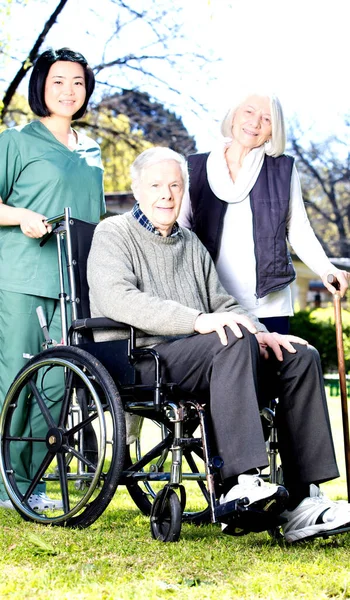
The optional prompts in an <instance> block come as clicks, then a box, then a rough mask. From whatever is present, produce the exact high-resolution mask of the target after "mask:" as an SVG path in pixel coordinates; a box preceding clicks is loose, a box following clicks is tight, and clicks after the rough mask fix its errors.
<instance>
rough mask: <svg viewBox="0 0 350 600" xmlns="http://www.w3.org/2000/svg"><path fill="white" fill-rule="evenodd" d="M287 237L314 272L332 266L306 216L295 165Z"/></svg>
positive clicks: (302, 259) (301, 258)
mask: <svg viewBox="0 0 350 600" xmlns="http://www.w3.org/2000/svg"><path fill="white" fill-rule="evenodd" d="M287 237H288V241H289V243H290V245H291V246H292V248H293V250H294V252H295V254H297V255H298V257H299V258H300V260H301V261H302V262H303V263H305V264H306V265H307V266H308V267H309V269H311V270H312V271H313V272H314V273H316V274H317V275H319V276H322V275H323V273H325V272H326V271H327V270H328V269H330V268H332V263H331V262H330V260H329V259H328V258H327V256H326V254H325V252H324V250H323V248H322V246H321V244H320V242H319V241H318V239H317V237H316V235H315V233H314V231H313V229H312V227H311V223H310V221H309V218H308V216H307V213H306V210H305V206H304V202H303V197H302V191H301V185H300V179H299V175H298V172H297V170H296V168H295V165H294V166H293V171H292V181H291V189H290V202H289V214H288V219H287Z"/></svg>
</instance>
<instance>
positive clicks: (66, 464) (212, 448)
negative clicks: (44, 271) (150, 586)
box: [0, 148, 350, 542]
mask: <svg viewBox="0 0 350 600" xmlns="http://www.w3.org/2000/svg"><path fill="white" fill-rule="evenodd" d="M132 185H133V192H134V195H135V199H136V204H135V206H134V208H133V210H132V211H131V212H129V213H126V214H124V215H121V216H114V217H110V218H107V219H105V220H104V221H102V222H101V223H100V224H99V225H97V227H96V226H95V224H91V223H85V222H83V221H79V220H78V219H75V217H74V215H71V212H70V210H69V209H68V208H67V209H66V210H65V214H64V215H59V216H57V217H53V218H52V219H50V220H49V222H50V224H52V225H53V226H54V227H53V232H54V234H55V237H56V242H57V254H58V265H59V274H60V277H59V279H60V294H59V301H60V307H61V321H62V323H61V325H62V341H61V342H60V343H59V344H57V342H56V343H55V342H54V341H53V340H51V339H50V335H49V332H48V331H47V327H46V324H45V321H44V318H43V315H40V326H41V327H42V330H43V332H44V335H45V342H44V344H43V346H44V348H45V349H44V350H43V352H41V353H39V354H38V355H36V356H33V357H29V360H28V363H27V364H26V366H25V367H23V369H22V370H21V371H20V372H19V373H18V375H17V376H16V378H15V380H14V381H13V383H12V385H11V386H10V389H9V391H8V392H7V395H6V398H5V401H4V407H3V410H2V413H1V417H0V468H1V476H2V479H3V481H4V485H5V487H6V491H7V494H8V496H9V499H10V501H11V503H12V505H13V506H14V508H16V510H17V511H18V512H19V513H20V514H21V516H22V517H23V518H24V519H26V520H31V521H34V522H37V523H41V524H44V525H58V526H70V527H87V526H89V525H90V524H91V523H93V522H94V521H95V520H96V519H97V518H98V517H99V516H100V515H101V514H102V513H103V511H104V510H105V508H106V507H107V506H108V504H109V503H110V502H111V500H112V499H113V497H114V494H115V491H116V489H117V486H118V485H125V486H126V487H127V489H128V491H129V493H130V495H131V497H132V499H133V500H134V501H135V503H136V505H137V506H138V508H140V510H141V511H142V512H143V513H145V514H147V515H150V517H151V532H152V535H153V537H154V538H156V539H159V540H161V541H176V540H177V539H178V538H179V534H180V530H181V523H182V522H183V521H188V522H192V523H197V524H200V523H203V522H208V520H211V521H212V522H213V523H221V526H222V530H223V532H224V533H226V534H231V535H242V534H244V533H247V532H249V531H254V532H259V531H264V530H269V531H270V532H272V533H277V532H280V530H281V528H282V530H283V533H284V536H285V539H286V540H287V541H288V542H294V541H298V540H305V539H311V538H314V537H317V536H323V537H328V536H329V535H334V534H337V533H344V532H346V531H349V530H350V508H349V505H348V503H347V502H344V501H338V502H334V501H330V500H328V499H327V498H326V497H325V496H324V495H323V494H322V493H321V491H320V488H319V484H321V483H322V482H325V481H328V480H331V479H334V478H336V477H338V476H339V473H338V469H337V464H336V459H335V453H334V447H333V441H332V434H331V429H330V422H329V416H328V410H327V403H326V397H325V392H324V387H323V378H322V372H321V367H320V360H319V356H318V353H317V351H316V350H315V349H314V348H312V347H310V346H309V345H308V344H307V343H306V342H305V341H304V340H302V339H300V338H296V337H293V336H283V335H279V334H276V333H268V332H267V331H266V329H265V327H264V326H263V325H262V324H261V323H259V321H258V320H257V319H256V318H255V317H253V316H252V315H249V314H248V313H247V311H245V310H244V309H243V308H242V307H240V306H239V305H238V304H237V302H236V301H235V299H234V298H232V297H231V296H230V295H228V294H227V293H226V291H225V290H224V288H223V287H222V285H221V284H220V282H219V280H218V277H217V274H216V271H215V268H214V265H213V263H212V261H211V258H210V256H209V254H208V252H207V251H206V250H205V248H204V247H203V246H202V244H201V243H200V242H199V240H198V238H197V237H196V235H195V234H194V233H192V232H190V231H188V230H187V229H183V228H181V227H179V226H178V224H177V223H176V219H177V216H178V214H179V210H180V205H181V200H182V197H183V194H184V191H185V190H186V189H187V186H188V172H187V166H186V162H185V160H184V158H183V157H182V156H181V155H179V154H177V153H176V152H173V151H172V150H170V149H168V148H152V149H149V150H146V151H145V152H143V153H142V154H141V155H140V156H139V157H138V158H137V159H136V161H135V162H134V164H133V166H132ZM91 240H92V243H91ZM53 242H54V239H49V240H48V243H53ZM41 243H45V241H43V242H41ZM90 246H91V251H90ZM89 251H90V254H89ZM88 254H89V258H88V260H87V256H88ZM65 257H66V266H65V264H64V263H65V260H64V258H65ZM86 263H87V265H86ZM87 279H88V283H89V287H90V306H91V317H90V311H89V308H90V307H89V298H88V286H87ZM67 280H68V283H67ZM67 286H68V293H67V292H66V288H67ZM67 306H68V307H69V308H70V309H71V313H72V314H71V318H70V315H69V312H70V310H68V311H67ZM38 327H39V325H38ZM92 332H93V334H92ZM274 398H278V402H275V403H274V404H273V410H272V411H271V410H270V409H269V408H268V403H269V400H271V399H274ZM262 413H263V414H265V415H267V416H268V417H269V421H268V424H267V427H266V423H265V424H264V420H262V418H261V414H262ZM125 416H127V417H128V418H127V422H130V419H131V420H135V419H136V420H137V427H136V429H135V431H134V435H133V436H132V435H130V431H129V433H128V436H127V438H128V439H126V434H125ZM140 419H141V421H140ZM142 419H143V420H144V424H154V425H156V426H157V431H158V432H159V431H161V439H160V441H158V439H157V440H156V441H155V440H154V436H153V432H152V433H151V434H150V436H149V437H150V447H147V448H146V451H145V452H144V451H143V448H141V446H142V444H141V442H140V441H141V437H142V429H140V427H141V425H140V423H142ZM198 430H199V431H200V435H199V436H197V434H196V432H197V431H198ZM276 431H277V434H276ZM272 432H273V435H272ZM132 437H134V438H135V439H136V451H134V449H133V450H131V445H130V442H131V441H132V439H131V438H132ZM268 437H269V444H270V445H269V448H268V452H267V444H266V441H267V438H268ZM126 442H127V443H126ZM140 444H141V445H140ZM133 447H134V444H133ZM33 448H35V456H36V462H35V464H32V465H31V467H30V469H29V468H28V471H27V472H26V473H25V477H23V474H22V473H18V472H16V468H15V465H16V464H17V461H16V458H17V456H21V455H23V456H24V455H25V456H27V457H28V456H30V455H31V452H32V449H33ZM277 450H278V453H279V456H280V459H281V467H282V468H279V469H278V474H279V476H278V477H277V476H276V468H275V467H276V465H274V467H273V468H271V467H272V463H273V462H274V461H275V459H276V453H277ZM169 456H171V460H170V461H169ZM169 462H170V467H169ZM28 464H29V463H28ZM203 465H204V469H203ZM187 467H189V470H187ZM267 467H269V468H270V475H266V474H264V471H265V468H267ZM185 469H186V470H185ZM202 471H204V472H202ZM281 473H282V474H283V477H282V476H281ZM182 482H185V483H186V484H187V486H188V487H187V488H185V486H184V485H183V484H182ZM282 482H283V484H282ZM191 485H192V486H193V485H194V486H197V487H196V491H197V490H199V491H200V494H202V500H203V498H204V501H205V507H204V510H203V509H202V505H201V509H200V510H198V507H197V504H196V502H197V500H196V501H195V505H194V510H192V511H189V509H188V502H187V500H188V498H187V497H186V494H187V495H188V492H186V491H185V490H186V489H190V490H192V491H193V487H192V488H191V487H190V486H191ZM38 486H39V487H43V488H44V489H46V490H47V492H48V493H49V495H50V497H52V498H53V499H54V500H55V504H56V508H52V509H48V510H42V511H38V510H36V509H35V508H33V506H32V505H31V503H30V498H31V495H32V494H33V492H34V491H35V489H37V487H38ZM143 486H144V487H143ZM159 488H160V489H159ZM144 489H145V490H146V492H144V491H143V490H144ZM150 499H152V500H153V503H152V502H151V500H150ZM189 505H190V508H191V503H189Z"/></svg>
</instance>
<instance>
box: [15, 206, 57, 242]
mask: <svg viewBox="0 0 350 600" xmlns="http://www.w3.org/2000/svg"><path fill="white" fill-rule="evenodd" d="M22 210H23V216H21V218H20V222H19V226H20V228H21V230H22V233H24V235H26V236H28V237H30V238H41V237H43V235H45V234H46V233H50V231H51V229H52V228H51V225H48V224H47V223H46V218H47V217H45V215H41V214H40V213H36V212H34V211H32V210H29V209H27V208H24V209H22Z"/></svg>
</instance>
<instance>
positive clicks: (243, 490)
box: [220, 475, 288, 531]
mask: <svg viewBox="0 0 350 600" xmlns="http://www.w3.org/2000/svg"><path fill="white" fill-rule="evenodd" d="M241 498H247V499H248V504H247V506H251V507H253V508H255V509H257V510H261V511H271V512H274V513H275V514H276V515H278V514H279V513H281V512H282V511H283V509H284V507H285V505H286V501H287V498H288V492H287V490H286V489H285V488H284V487H283V486H282V485H275V484H273V483H267V482H266V481H264V480H263V479H261V478H260V477H259V476H258V475H239V476H238V483H237V484H236V485H234V486H233V487H232V488H231V489H230V490H229V491H228V492H227V494H225V496H221V498H220V504H224V503H225V502H231V501H232V500H239V499H241ZM227 527H228V524H227V523H221V529H222V531H225V529H226V528H227Z"/></svg>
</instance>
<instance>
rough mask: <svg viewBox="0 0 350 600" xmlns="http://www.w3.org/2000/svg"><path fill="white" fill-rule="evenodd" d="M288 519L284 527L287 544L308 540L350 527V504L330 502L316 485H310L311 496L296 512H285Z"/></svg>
mask: <svg viewBox="0 0 350 600" xmlns="http://www.w3.org/2000/svg"><path fill="white" fill-rule="evenodd" d="M281 516H282V517H285V518H286V519H288V521H287V523H285V524H284V525H282V529H283V533H284V537H285V539H286V541H287V542H289V543H292V542H297V541H299V540H306V539H308V538H310V537H312V536H314V535H317V534H318V535H319V534H322V533H323V532H327V531H330V530H331V529H341V528H342V527H346V526H349V527H350V504H348V503H347V502H344V501H342V500H340V501H338V502H334V501H333V500H329V498H327V497H326V496H325V495H324V494H323V493H322V492H321V490H320V488H318V487H317V486H316V485H314V484H311V485H310V496H309V497H308V498H305V499H304V500H303V501H302V502H300V504H299V505H298V506H297V507H296V508H295V509H294V510H290V511H289V510H285V511H284V512H283V513H282V515H281Z"/></svg>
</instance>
